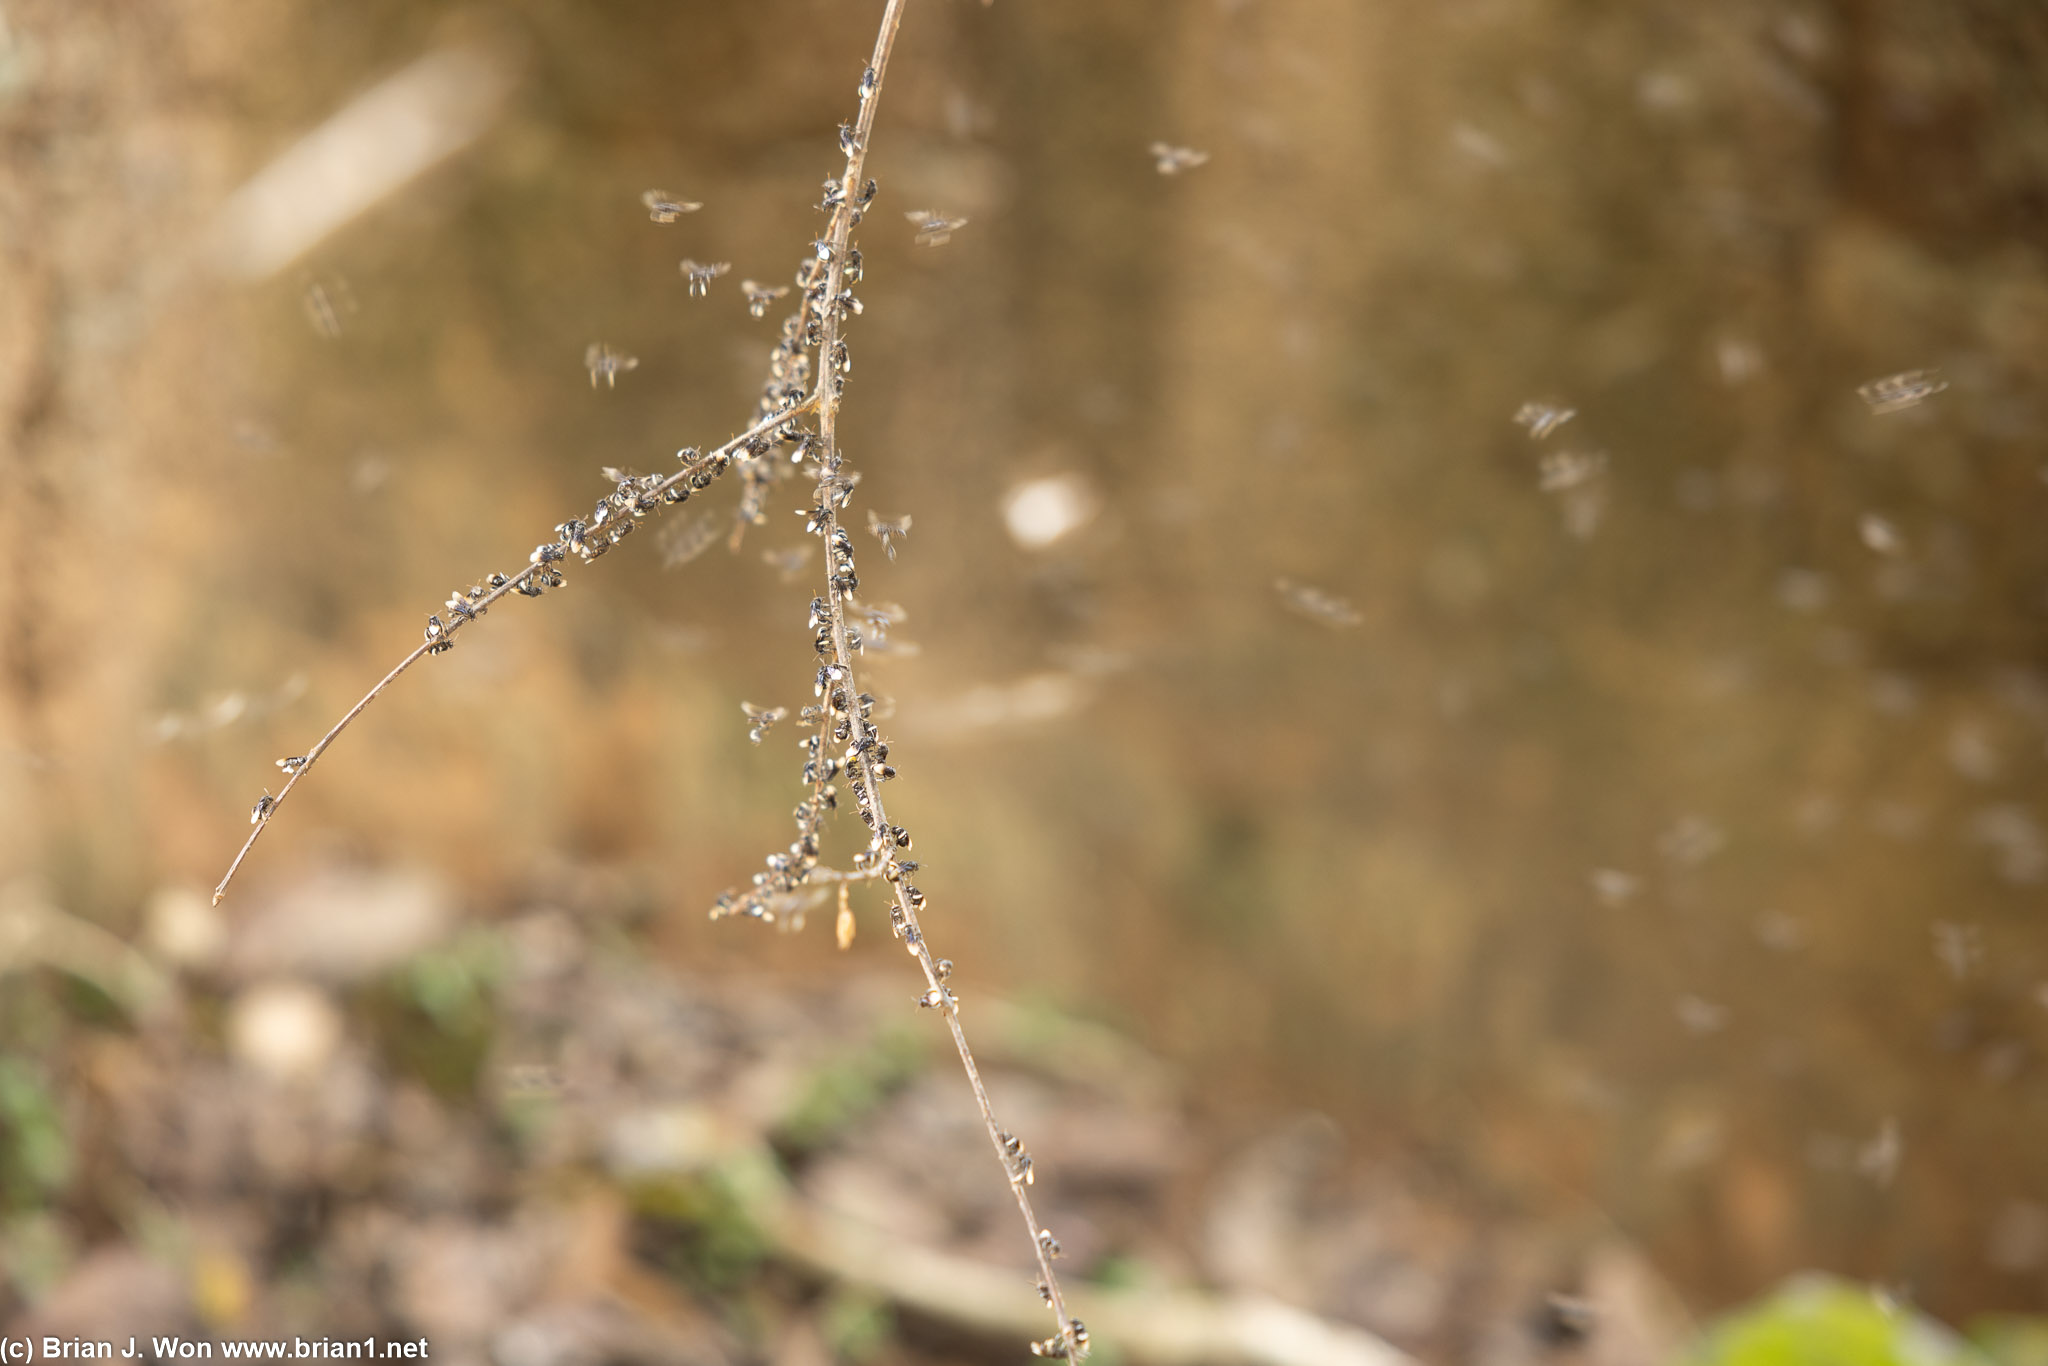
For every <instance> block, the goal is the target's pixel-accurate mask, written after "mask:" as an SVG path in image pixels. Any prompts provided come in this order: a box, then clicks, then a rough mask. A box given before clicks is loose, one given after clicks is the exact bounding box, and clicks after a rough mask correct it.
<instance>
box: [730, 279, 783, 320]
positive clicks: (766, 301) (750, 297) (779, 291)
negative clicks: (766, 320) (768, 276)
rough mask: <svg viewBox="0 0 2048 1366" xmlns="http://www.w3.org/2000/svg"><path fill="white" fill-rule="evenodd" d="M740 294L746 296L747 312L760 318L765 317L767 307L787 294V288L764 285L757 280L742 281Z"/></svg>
mask: <svg viewBox="0 0 2048 1366" xmlns="http://www.w3.org/2000/svg"><path fill="white" fill-rule="evenodd" d="M740 293H742V294H744V295H746V296H747V312H749V313H751V314H753V315H754V316H755V317H757V318H761V317H766V316H767V314H768V305H770V304H772V303H774V302H775V301H776V300H777V299H780V298H781V297H782V296H783V295H785V294H787V293H789V286H788V285H764V284H762V283H761V282H760V281H759V280H742V281H740Z"/></svg>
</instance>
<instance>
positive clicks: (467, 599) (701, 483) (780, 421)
mask: <svg viewBox="0 0 2048 1366" xmlns="http://www.w3.org/2000/svg"><path fill="white" fill-rule="evenodd" d="M816 406H817V399H816V398H810V399H805V400H803V401H801V402H798V403H795V404H793V405H791V406H789V407H787V408H784V409H781V410H779V411H777V412H775V413H773V414H771V415H770V416H768V417H766V418H763V419H762V420H761V421H759V422H757V423H755V424H754V425H753V426H752V427H749V428H748V429H747V430H746V431H744V432H741V433H740V434H739V435H738V436H736V437H734V438H733V439H732V440H730V441H728V442H726V443H725V444H724V445H723V446H720V447H718V448H717V449H716V450H714V451H712V452H711V453H710V454H709V455H704V456H698V457H696V458H695V459H692V460H690V461H689V462H688V463H686V464H685V465H684V466H683V468H682V469H680V470H677V471H676V472H675V473H674V474H671V475H669V476H668V477H667V478H665V479H659V480H656V479H653V478H652V477H651V476H649V477H648V478H646V479H644V480H641V481H637V482H636V481H631V480H629V481H626V483H628V484H631V485H632V486H633V487H632V494H631V495H630V498H627V497H626V496H625V495H623V494H622V493H620V492H614V493H612V494H611V495H609V496H608V497H607V498H605V499H603V500H600V501H599V503H598V512H599V513H610V514H613V515H622V516H626V517H629V518H630V517H641V516H645V515H647V514H649V513H654V512H658V511H659V510H660V509H662V508H664V507H667V506H670V505H671V504H674V503H680V502H683V501H685V500H687V499H688V498H689V497H690V495H691V494H692V493H695V492H697V491H698V490H701V489H704V488H707V487H709V486H710V484H711V483H712V482H713V481H714V480H716V479H717V478H718V477H719V476H720V475H722V474H724V473H725V471H726V470H727V469H728V468H729V467H730V465H731V463H732V455H733V452H735V451H737V450H740V449H741V448H743V447H746V448H751V447H752V446H753V445H755V444H756V443H760V442H763V441H765V440H766V439H767V438H768V437H769V436H770V435H771V434H779V433H781V432H784V431H786V430H787V429H788V427H789V424H790V423H791V422H793V421H795V420H796V419H797V418H799V417H802V416H804V415H805V414H807V413H809V412H810V411H812V410H813V409H814V408H815V407H816ZM683 453H684V454H685V455H695V452H693V451H690V450H688V449H687V448H686V449H685V451H684V452H683ZM624 487H625V485H622V486H621V488H622V489H623V488H624ZM678 495H680V496H678ZM622 499H624V501H625V505H624V506H623V507H621V506H620V504H621V501H622ZM593 520H597V514H596V513H594V514H593ZM604 520H605V521H606V522H610V521H611V520H612V517H611V516H606V517H605V518H604ZM631 526H632V522H631V521H625V522H621V523H618V524H617V525H616V527H615V528H614V529H613V530H612V531H610V532H609V533H604V532H602V531H600V532H596V533H594V532H593V531H592V529H591V528H590V527H589V526H587V525H586V524H585V523H583V522H581V521H572V522H565V523H563V524H562V526H561V527H558V528H557V529H556V531H557V539H556V540H554V541H552V542H543V543H542V544H541V546H540V547H539V548H537V549H536V550H535V551H534V552H533V559H532V561H531V562H530V563H529V564H528V565H527V566H526V568H524V569H522V570H520V571H519V572H518V573H517V574H514V575H512V576H510V577H509V578H508V577H506V576H505V575H503V574H493V575H492V576H491V579H490V584H491V586H490V588H489V589H488V590H485V589H482V588H481V587H480V588H477V589H473V590H471V592H470V593H469V594H462V593H458V594H456V595H455V597H451V598H450V599H449V603H450V607H451V609H452V610H451V611H450V615H449V620H448V621H446V622H443V621H442V620H441V619H440V617H439V616H432V617H429V618H428V619H427V621H428V625H427V638H426V640H424V641H423V642H421V643H420V644H419V645H417V646H415V647H414V649H413V651H412V653H411V654H409V655H407V656H406V657H405V658H404V659H402V660H400V661H399V663H398V667H397V668H395V669H393V670H392V671H391V672H390V673H388V674H385V675H384V677H383V678H382V679H380V680H378V682H377V686H375V687H374V688H371V689H370V690H369V691H368V692H366V693H364V694H363V696H362V700H361V701H359V702H357V703H356V704H355V705H354V706H353V707H350V708H349V709H348V714H347V715H346V716H343V717H342V718H341V720H339V721H337V722H335V723H334V726H333V728H332V729H330V730H329V731H328V732H327V733H326V734H325V735H323V736H321V737H320V739H319V742H318V743H316V744H315V745H314V746H313V747H312V748H311V749H309V750H307V751H306V752H305V754H303V755H300V756H298V757H296V758H294V759H290V760H286V761H284V762H285V763H286V764H288V765H289V768H288V769H287V770H286V778H285V784H284V786H283V787H282V788H280V789H279V790H278V793H277V795H276V796H275V797H270V796H268V795H267V794H266V797H265V799H264V800H263V801H260V802H258V803H257V805H256V812H255V815H254V816H253V817H252V820H253V823H254V825H255V829H253V830H251V831H250V832H249V838H248V839H246V840H244V841H242V847H241V849H240V850H239V851H238V852H237V853H236V854H235V859H234V862H233V863H230V864H229V865H228V871H227V873H226V875H225V876H223V877H222V878H221V880H220V883H219V885H218V886H216V887H215V888H214V889H213V903H214V904H215V905H216V906H218V905H219V904H220V901H221V898H222V897H224V896H226V895H227V894H228V884H229V883H231V882H233V881H234V880H235V874H236V873H237V872H238V871H240V869H241V867H242V861H243V860H244V859H246V858H248V857H249V851H250V850H251V849H253V848H255V846H256V841H257V840H259V839H261V838H262V837H263V832H264V831H265V830H268V829H269V828H270V822H271V820H272V819H273V818H274V817H275V816H276V815H277V811H278V808H279V807H281V806H283V805H284V802H285V799H286V798H287V797H289V796H291V794H292V789H293V788H295V787H297V786H298V785H299V780H300V779H301V778H303V777H305V776H306V774H307V773H308V772H309V771H311V769H312V767H313V765H314V764H315V763H317V762H319V759H320V756H321V755H323V754H325V753H326V752H327V747H328V746H329V745H332V744H333V743H334V742H335V740H336V738H337V737H339V736H340V734H341V733H342V732H343V731H345V730H347V729H348V727H349V724H350V723H351V722H353V721H354V720H355V719H356V717H358V716H360V715H362V713H363V708H365V707H367V706H369V705H370V704H371V703H372V702H374V701H376V700H377V698H378V697H379V696H381V695H382V694H383V692H384V690H385V689H386V688H388V687H390V686H391V683H392V681H393V680H394V679H396V678H397V677H398V676H399V675H400V674H402V673H404V672H405V671H406V670H407V669H410V668H411V667H412V666H413V665H415V664H417V663H419V662H420V660H421V659H423V658H424V657H426V656H427V655H430V654H440V653H441V652H443V651H445V650H447V649H449V648H451V647H452V646H453V645H454V643H455V637H456V634H457V633H458V632H460V631H461V629H462V627H463V626H464V625H465V624H466V623H468V622H470V621H474V620H475V619H476V618H478V617H480V616H482V615H483V614H484V613H485V612H487V611H489V610H490V607H491V604H493V603H495V602H497V601H498V599H500V598H502V597H504V596H505V595H506V594H507V593H512V592H518V593H521V594H523V595H525V596H528V597H538V596H540V593H541V589H542V587H543V580H544V579H545V580H551V581H552V583H549V584H547V585H545V586H553V584H558V583H560V581H561V575H560V574H558V573H555V572H554V570H553V565H555V564H557V563H559V562H561V561H562V560H563V559H566V558H567V556H568V555H569V554H570V553H571V552H572V551H573V552H574V553H576V554H579V555H581V556H582V558H583V559H584V560H585V561H586V562H587V561H589V560H593V559H595V558H597V556H598V555H601V554H603V553H604V551H605V549H607V548H609V546H610V545H611V544H613V543H614V542H616V540H617V539H618V537H619V536H621V535H624V534H625V532H626V531H627V530H630V528H631ZM566 528H574V530H573V531H571V530H567V529H566ZM600 536H601V537H602V539H601V540H600V539H599V537H600ZM458 599H459V600H460V601H459V605H458Z"/></svg>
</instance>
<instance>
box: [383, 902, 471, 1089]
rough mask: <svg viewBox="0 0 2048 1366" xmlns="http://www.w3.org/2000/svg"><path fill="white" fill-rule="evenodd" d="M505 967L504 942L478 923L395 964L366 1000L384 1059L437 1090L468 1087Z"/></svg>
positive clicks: (469, 1087)
mask: <svg viewBox="0 0 2048 1366" xmlns="http://www.w3.org/2000/svg"><path fill="white" fill-rule="evenodd" d="M504 966H505V953H504V945H503V944H502V943H500V942H499V939H498V937H497V936H496V935H495V934H493V933H491V932H490V931H488V930H481V929H478V930H472V931H470V932H469V933H466V934H463V935H461V936H459V937H457V938H456V939H454V940H452V941H450V942H449V943H447V944H444V945H442V946H440V947H438V948H435V949H432V950H429V951H428V952H426V953H422V954H420V955H419V956H417V957H415V958H413V959H411V960H410V961H408V962H407V963H406V964H405V965H404V966H403V967H401V968H399V969H398V971H397V972H396V973H394V974H393V975H392V976H391V977H390V978H389V979H387V980H386V981H385V982H384V983H382V984H380V985H379V986H378V987H377V988H376V989H375V990H373V991H372V993H371V996H370V1000H369V1002H368V1013H369V1016H370V1019H371V1021H372V1025H373V1028H374V1030H375V1033H376V1037H377V1039H378V1042H379V1045H380V1047H381V1049H382V1052H383V1054H384V1056H385V1058H386V1060H387V1061H388V1062H389V1063H390V1064H391V1065H392V1067H393V1068H394V1069H396V1070H397V1071H399V1072H402V1073H404V1074H405V1075H408V1076H411V1077H414V1078H417V1079H418V1080H419V1081H420V1082H422V1083H424V1084H425V1085H426V1086H427V1087H428V1088H429V1089H431V1090H432V1091H434V1092H435V1093H436V1094H438V1095H442V1096H446V1097H450V1098H454V1097H461V1096H467V1095H470V1094H472V1093H473V1092H474V1091H475V1089H476V1085H477V1082H478V1079H479V1078H480V1077H481V1075H482V1073H483V1066H484V1062H485V1059H486V1058H487V1056H488V1055H489V1053H490V1049H491V1039H492V1034H493V1032H494V1031H495V1029H496V1027H497V1007H496V992H497V987H498V983H499V980H500V979H501V978H502V976H503V974H504Z"/></svg>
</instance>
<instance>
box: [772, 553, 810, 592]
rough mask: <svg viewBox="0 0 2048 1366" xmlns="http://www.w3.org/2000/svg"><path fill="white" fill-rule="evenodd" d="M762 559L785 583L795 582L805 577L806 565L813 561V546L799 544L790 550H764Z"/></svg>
mask: <svg viewBox="0 0 2048 1366" xmlns="http://www.w3.org/2000/svg"><path fill="white" fill-rule="evenodd" d="M761 559H762V562H763V563H765V564H766V565H767V566H768V567H769V568H770V569H773V570H774V571H775V575H776V577H777V578H779V579H781V580H782V581H783V582H784V583H795V582H796V581H797V580H798V579H799V578H802V577H803V572H804V566H805V565H808V564H809V563H810V562H811V547H809V546H807V545H799V546H792V547H791V548H790V549H788V550H764V551H762V552H761Z"/></svg>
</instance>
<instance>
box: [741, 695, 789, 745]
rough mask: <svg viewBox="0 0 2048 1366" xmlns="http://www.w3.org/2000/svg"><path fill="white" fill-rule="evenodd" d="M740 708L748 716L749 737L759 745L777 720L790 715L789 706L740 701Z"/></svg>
mask: <svg viewBox="0 0 2048 1366" xmlns="http://www.w3.org/2000/svg"><path fill="white" fill-rule="evenodd" d="M740 710H741V711H743V712H745V713H746V716H747V725H748V727H749V728H748V730H747V738H748V739H749V740H752V741H753V742H754V743H755V744H757V745H758V744H760V743H761V740H762V737H764V736H766V735H767V734H768V732H769V731H770V730H772V729H774V727H775V723H776V722H777V721H780V720H781V719H782V718H783V717H785V716H788V715H789V708H788V707H757V706H755V705H754V704H753V703H752V702H742V703H740Z"/></svg>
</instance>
